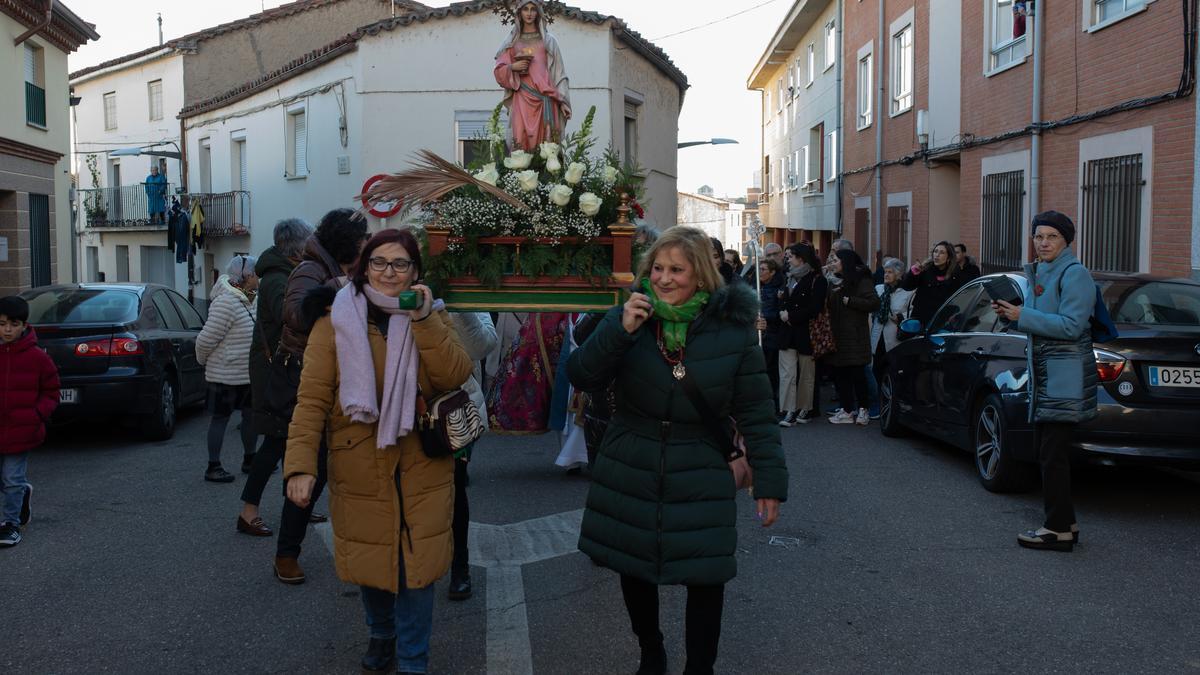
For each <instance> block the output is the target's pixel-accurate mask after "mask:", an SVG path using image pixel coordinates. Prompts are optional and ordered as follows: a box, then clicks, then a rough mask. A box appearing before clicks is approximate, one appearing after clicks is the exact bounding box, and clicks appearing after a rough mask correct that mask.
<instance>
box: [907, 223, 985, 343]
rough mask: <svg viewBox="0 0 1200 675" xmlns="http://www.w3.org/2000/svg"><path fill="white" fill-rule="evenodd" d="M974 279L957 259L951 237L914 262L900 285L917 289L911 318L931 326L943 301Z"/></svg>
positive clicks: (909, 288)
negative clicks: (923, 257) (922, 259)
mask: <svg viewBox="0 0 1200 675" xmlns="http://www.w3.org/2000/svg"><path fill="white" fill-rule="evenodd" d="M970 280H971V277H970V276H969V275H968V274H967V273H966V271H964V270H963V268H962V267H960V266H959V265H958V264H956V263H955V260H954V246H952V245H951V244H950V242H948V241H939V242H938V243H937V244H935V245H934V247H933V251H932V252H931V253H930V257H929V258H927V259H926V260H925V262H924V263H922V264H920V265H913V266H912V269H910V270H909V271H908V272H906V273H905V275H904V278H903V279H902V280H901V281H900V288H903V289H904V290H906V291H916V292H917V295H916V298H915V299H914V300H913V305H912V306H913V309H912V315H911V316H910V317H909V318H912V319H917V320H918V321H920V322H921V325H922V326H928V325H929V321H930V320H931V319H933V315H934V314H936V313H937V311H938V308H939V307H941V306H942V303H944V302H946V300H947V299H949V297H950V296H951V295H954V292H955V291H957V290H958V289H959V288H962V285H963V284H965V283H967V282H968V281H970Z"/></svg>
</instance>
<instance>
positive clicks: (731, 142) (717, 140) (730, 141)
mask: <svg viewBox="0 0 1200 675" xmlns="http://www.w3.org/2000/svg"><path fill="white" fill-rule="evenodd" d="M737 144H738V142H737V141H735V140H733V139H732V138H713V139H710V140H707V141H684V142H683V143H679V144H677V145H676V146H675V147H676V148H690V147H692V146H694V145H737Z"/></svg>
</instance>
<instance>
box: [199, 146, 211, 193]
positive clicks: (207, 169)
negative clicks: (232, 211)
mask: <svg viewBox="0 0 1200 675" xmlns="http://www.w3.org/2000/svg"><path fill="white" fill-rule="evenodd" d="M199 162H200V191H201V192H205V193H208V192H212V139H211V138H201V139H200V160H199Z"/></svg>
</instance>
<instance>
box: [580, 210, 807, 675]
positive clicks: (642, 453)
mask: <svg viewBox="0 0 1200 675" xmlns="http://www.w3.org/2000/svg"><path fill="white" fill-rule="evenodd" d="M638 283H639V287H640V288H641V289H642V292H641V293H634V294H632V296H631V297H630V299H629V301H628V302H626V303H625V305H624V306H622V307H615V308H613V309H612V310H610V311H609V313H608V315H607V316H606V317H605V318H604V320H603V321H602V322H601V324H600V326H599V327H597V328H596V330H595V332H594V333H593V334H592V336H591V337H590V338H589V339H588V340H587V342H585V343H584V344H583V346H582V347H580V348H579V349H578V350H576V351H575V352H574V353H572V354H571V357H570V359H569V360H568V361H567V372H568V375H569V376H570V379H571V383H572V384H573V385H575V386H576V387H577V388H579V389H581V390H583V391H587V392H597V391H602V390H604V389H605V387H607V386H608V385H609V384H610V383H613V384H614V389H615V392H616V402H617V410H616V414H615V415H614V416H613V419H612V423H611V424H610V426H609V428H608V432H607V433H606V434H605V436H604V441H603V442H602V444H601V446H600V452H599V457H598V458H597V460H596V466H595V469H594V471H593V474H592V486H591V490H590V491H589V493H588V499H587V509H586V510H585V512H584V516H583V526H582V531H581V536H580V541H579V548H580V550H582V551H583V552H584V553H586V554H587V555H588V556H590V557H591V558H592V559H593V560H595V561H596V562H597V563H599V564H600V565H603V566H605V567H609V568H611V569H613V570H614V571H616V572H618V573H619V574H620V575H621V589H622V592H623V595H624V597H625V604H626V607H627V609H628V610H629V616H630V622H631V623H632V626H633V632H634V633H635V634H636V635H637V637H638V641H639V643H640V645H641V649H642V661H641V667H640V669H639V670H638V672H639V673H662V672H665V671H666V652H665V650H664V648H663V643H662V641H663V636H662V633H661V632H660V631H659V628H658V589H657V588H656V586H657V585H659V584H684V585H686V586H687V587H688V609H687V655H688V663H687V670H686V671H685V672H687V673H711V672H712V668H713V663H714V662H715V661H716V657H717V642H718V639H719V637H720V630H721V609H722V604H723V597H724V595H723V594H724V584H725V583H726V582H727V581H729V580H730V579H732V578H733V577H734V576H735V575H736V574H737V564H736V562H735V560H734V556H733V554H734V548H735V546H736V544H737V527H736V517H737V505H736V504H735V503H734V497H735V494H736V488H735V486H734V480H733V477H732V474H731V472H730V470H729V467H728V465H727V464H726V461H725V454H726V453H725V452H724V451H723V450H722V446H723V443H722V441H720V440H718V439H717V438H714V437H713V434H712V433H710V432H709V430H708V427H707V426H706V425H705V419H704V418H703V417H702V415H701V413H700V412H698V411H697V409H696V407H695V406H693V405H692V403H691V402H690V400H689V398H688V396H687V393H686V392H685V390H684V387H683V384H681V382H680V381H678V380H677V379H676V376H675V375H676V373H679V372H680V371H684V372H686V377H687V378H689V379H691V380H693V381H694V382H695V383H696V385H697V387H698V388H699V390H700V392H701V393H702V394H703V395H704V397H705V399H706V401H707V403H708V406H709V407H710V408H711V409H712V410H713V411H715V412H716V414H717V416H718V417H720V418H721V419H725V418H726V417H727V416H731V417H732V418H733V419H734V420H736V422H737V425H738V429H739V430H740V432H741V434H742V435H743V436H744V438H745V443H746V452H747V456H748V458H749V461H750V464H751V466H752V467H753V468H754V496H755V498H756V499H757V500H758V503H757V509H758V513H759V516H760V518H761V519H762V521H763V525H764V526H767V525H770V524H772V523H773V522H774V521H775V519H776V518H777V517H778V513H779V503H780V502H782V501H784V500H785V499H786V498H787V484H788V475H787V468H786V466H785V463H784V456H783V449H782V447H781V445H780V439H779V427H778V425H777V424H776V422H775V403H774V401H773V398H772V395H771V384H770V381H769V380H768V379H767V373H766V366H765V363H764V359H763V353H762V349H761V348H760V347H759V345H758V335H757V333H756V332H755V330H754V322H755V319H756V318H757V317H758V298H757V297H756V296H755V293H754V290H753V289H751V288H750V287H749V286H747V285H745V284H735V285H733V286H725V285H724V283H723V282H722V281H721V277H720V276H719V274H718V273H717V271H716V269H714V267H713V265H712V262H711V261H710V260H709V244H708V238H707V236H706V235H705V234H704V233H703V232H701V231H700V230H697V229H695V228H690V227H675V228H672V229H670V230H668V231H667V232H666V233H665V234H664V235H663V236H662V237H661V238H659V240H658V241H657V242H656V243H655V244H654V246H653V247H652V248H651V249H650V250H649V251H648V252H647V253H646V255H644V256H643V258H642V263H641V265H640V269H639V279H638Z"/></svg>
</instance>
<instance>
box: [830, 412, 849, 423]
mask: <svg viewBox="0 0 1200 675" xmlns="http://www.w3.org/2000/svg"><path fill="white" fill-rule="evenodd" d="M829 423H830V424H854V415H851V414H850V413H848V412H846V411H845V410H839V411H837V412H836V413H834V415H833V417H830V418H829Z"/></svg>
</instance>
